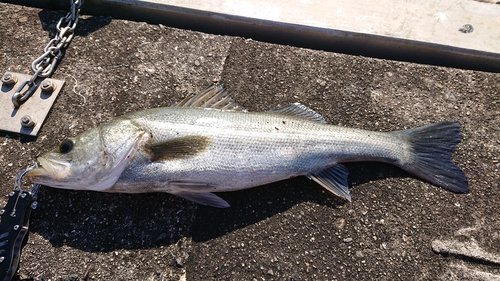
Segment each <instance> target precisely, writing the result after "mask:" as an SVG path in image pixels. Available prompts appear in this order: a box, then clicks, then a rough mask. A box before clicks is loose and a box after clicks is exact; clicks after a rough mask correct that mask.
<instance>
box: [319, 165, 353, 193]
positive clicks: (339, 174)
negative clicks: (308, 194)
mask: <svg viewBox="0 0 500 281" xmlns="http://www.w3.org/2000/svg"><path fill="white" fill-rule="evenodd" d="M348 175H349V171H348V170H347V168H346V166H344V165H342V164H337V165H335V166H332V167H330V168H327V169H324V170H323V171H320V172H319V173H314V174H312V175H309V178H310V179H312V180H314V181H315V182H317V183H319V184H320V185H321V186H323V187H324V188H326V189H328V190H329V191H330V192H332V193H333V194H335V195H337V196H339V197H342V198H345V199H347V200H349V201H351V195H349V187H348V184H347V176H348Z"/></svg>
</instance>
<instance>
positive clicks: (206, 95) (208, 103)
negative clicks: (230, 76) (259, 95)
mask: <svg viewBox="0 0 500 281" xmlns="http://www.w3.org/2000/svg"><path fill="white" fill-rule="evenodd" d="M173 107H197V108H214V109H222V110H238V111H244V110H245V109H244V108H243V107H241V106H239V105H238V104H237V103H236V102H235V101H234V100H233V99H232V98H231V97H230V96H229V93H228V92H227V91H226V89H225V88H224V87H223V86H221V85H212V86H210V87H208V88H207V89H205V90H203V91H201V92H200V93H198V94H194V95H188V96H187V97H186V98H185V99H183V100H182V101H181V102H180V103H178V104H175V105H173Z"/></svg>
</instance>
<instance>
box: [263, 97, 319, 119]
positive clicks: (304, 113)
mask: <svg viewBox="0 0 500 281" xmlns="http://www.w3.org/2000/svg"><path fill="white" fill-rule="evenodd" d="M269 112H270V113H275V114H281V115H288V116H294V117H299V118H305V119H308V120H311V121H316V122H320V123H325V124H326V123H327V122H326V120H325V118H323V116H321V115H320V114H319V113H317V112H316V111H314V110H312V109H310V108H309V107H307V106H305V105H303V104H301V103H298V102H296V103H294V104H291V105H289V106H285V107H282V108H277V109H272V110H270V111H269Z"/></svg>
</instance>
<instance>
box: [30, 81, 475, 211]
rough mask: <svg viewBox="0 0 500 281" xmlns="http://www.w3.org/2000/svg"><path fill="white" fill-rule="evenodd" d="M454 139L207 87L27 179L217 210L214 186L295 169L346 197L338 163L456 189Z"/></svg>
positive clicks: (129, 121)
mask: <svg viewBox="0 0 500 281" xmlns="http://www.w3.org/2000/svg"><path fill="white" fill-rule="evenodd" d="M460 138H461V137H460V125H459V124H458V122H439V123H435V124H431V125H426V126H423V127H418V128H414V129H410V130H402V131H394V132H373V131H366V130H360V129H353V128H346V127H339V126H333V125H328V124H326V121H325V119H324V118H323V117H322V116H321V115H319V114H318V113H316V112H315V111H313V110H312V109H309V108H307V107H306V106H304V105H302V104H299V103H294V104H292V105H290V106H287V107H284V108H280V109H275V110H271V111H268V112H246V111H244V110H242V109H241V108H240V107H239V106H238V105H237V104H236V103H235V102H234V101H233V100H232V99H231V98H230V97H229V95H228V94H227V92H226V91H225V90H224V89H223V88H222V87H221V86H212V87H210V88H208V89H207V90H205V91H203V92H201V93H199V94H198V95H195V96H193V97H188V98H186V99H185V100H183V101H182V102H181V103H179V104H177V105H175V106H172V107H166V108H154V109H147V110H142V111H138V112H134V113H129V114H126V115H124V116H121V117H118V118H115V119H113V120H111V121H109V122H106V123H103V124H101V125H99V126H98V127H96V128H93V129H91V130H89V131H86V132H84V133H82V134H81V135H79V136H76V137H74V138H70V139H67V140H64V141H63V142H62V143H61V145H60V146H59V147H58V148H56V149H54V150H52V151H51V152H48V153H46V154H44V155H43V156H41V157H39V158H38V162H39V163H40V167H39V168H37V169H34V170H31V171H30V172H28V174H27V177H28V178H29V179H30V180H31V181H32V182H33V183H38V184H42V185H47V186H52V187H56V188H64V189H76V190H94V191H104V192H124V193H144V192H168V193H171V194H174V195H177V196H180V197H182V198H185V199H188V200H191V201H194V202H197V203H200V204H204V205H209V206H214V207H220V208H222V207H228V206H229V204H228V203H227V202H226V201H224V200H223V199H221V198H220V197H218V196H217V195H215V194H213V193H212V192H226V191H234V190H241V189H246V188H251V187H255V186H260V185H264V184H267V183H271V182H275V181H279V180H283V179H288V178H293V177H296V176H307V177H309V178H310V179H312V180H314V181H316V182H317V183H319V184H320V185H321V186H323V187H324V188H326V189H327V190H329V191H331V192H332V193H334V194H336V195H338V196H341V197H343V198H345V199H347V200H349V201H350V200H351V197H350V195H349V190H348V183H347V175H348V171H347V168H346V167H345V166H344V165H342V164H341V163H344V162H354V161H379V162H386V163H390V164H393V165H395V166H397V167H400V168H402V169H403V170H406V171H408V172H410V173H412V174H414V175H416V176H418V177H420V178H422V179H424V180H426V181H428V182H430V183H432V184H434V185H437V186H440V187H443V188H445V189H448V190H451V191H453V192H457V193H464V192H467V191H468V184H467V178H466V176H465V174H464V173H463V172H462V170H460V169H459V168H458V167H457V166H455V165H454V164H453V163H452V162H451V160H450V156H451V154H452V153H453V151H454V150H455V147H456V145H457V144H458V143H459V142H460Z"/></svg>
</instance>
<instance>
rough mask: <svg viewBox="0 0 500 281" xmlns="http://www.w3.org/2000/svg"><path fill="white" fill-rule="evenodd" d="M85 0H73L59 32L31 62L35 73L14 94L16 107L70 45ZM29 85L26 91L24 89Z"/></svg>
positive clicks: (59, 23) (60, 23) (60, 21)
mask: <svg viewBox="0 0 500 281" xmlns="http://www.w3.org/2000/svg"><path fill="white" fill-rule="evenodd" d="M83 2H84V0H71V8H70V11H69V12H68V14H67V15H66V16H64V17H62V18H61V19H60V20H59V22H58V23H57V25H56V28H57V31H58V33H57V34H56V36H55V37H54V38H52V39H51V40H50V41H49V43H48V44H47V46H45V48H44V53H43V55H41V56H40V57H38V58H37V59H35V60H34V61H33V62H32V63H31V71H32V72H33V73H34V74H33V76H32V77H31V79H29V80H27V81H25V82H24V83H22V84H21V86H20V87H19V88H18V89H17V91H16V92H15V93H14V95H13V96H12V103H13V104H14V106H15V107H16V108H19V107H20V106H21V104H23V103H24V102H25V101H27V100H28V99H29V98H30V97H31V96H32V95H33V93H34V92H35V90H36V89H37V87H38V85H36V83H35V80H36V78H39V77H40V78H45V77H49V76H50V75H51V74H52V73H53V72H54V68H55V67H56V65H57V62H58V61H59V60H60V59H61V57H62V50H63V49H65V48H66V47H68V45H69V43H70V42H71V40H72V39H73V37H74V35H75V33H74V32H75V28H76V24H77V23H78V15H79V14H80V8H81V6H82V5H83ZM26 86H28V89H26V91H24V92H22V91H23V89H24V88H25V87H26Z"/></svg>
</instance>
